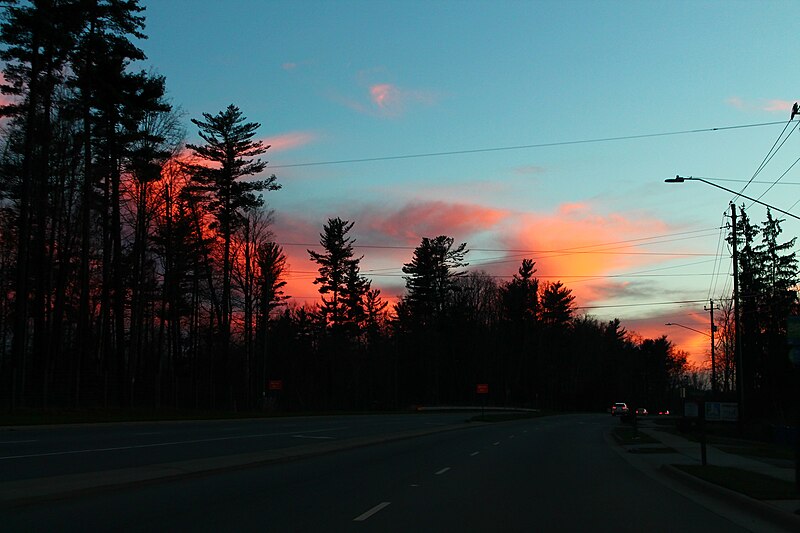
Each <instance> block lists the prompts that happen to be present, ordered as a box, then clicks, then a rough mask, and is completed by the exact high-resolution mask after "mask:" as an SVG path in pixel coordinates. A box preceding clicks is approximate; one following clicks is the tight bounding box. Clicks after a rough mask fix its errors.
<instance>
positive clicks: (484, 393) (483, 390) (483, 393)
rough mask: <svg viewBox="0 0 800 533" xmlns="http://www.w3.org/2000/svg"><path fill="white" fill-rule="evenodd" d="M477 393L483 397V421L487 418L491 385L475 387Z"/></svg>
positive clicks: (479, 384) (481, 384) (485, 384)
mask: <svg viewBox="0 0 800 533" xmlns="http://www.w3.org/2000/svg"><path fill="white" fill-rule="evenodd" d="M475 392H476V393H478V394H480V395H481V396H483V403H482V404H481V419H485V418H486V414H485V411H486V396H488V395H489V384H488V383H478V384H477V385H476V386H475Z"/></svg>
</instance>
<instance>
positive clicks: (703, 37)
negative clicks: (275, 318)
mask: <svg viewBox="0 0 800 533" xmlns="http://www.w3.org/2000/svg"><path fill="white" fill-rule="evenodd" d="M142 5H143V6H145V7H146V12H145V17H146V24H147V26H146V30H145V33H146V34H147V36H148V39H147V40H145V41H142V42H140V43H139V44H140V46H141V48H142V49H143V50H144V52H145V53H146V55H147V56H148V59H147V60H146V61H145V62H144V63H143V64H140V65H136V67H138V68H145V69H148V70H152V71H154V72H156V73H158V74H161V75H163V76H165V77H166V81H167V88H168V93H169V97H170V99H171V100H172V103H173V104H174V105H175V106H176V107H178V108H180V110H181V111H182V113H183V114H184V122H185V124H186V126H187V140H188V142H198V141H199V137H198V135H197V131H196V128H194V127H192V125H191V123H190V119H191V118H200V117H201V114H202V113H211V114H216V113H217V112H219V111H221V110H223V109H224V108H226V107H227V106H228V105H229V104H235V105H237V106H238V107H239V108H240V109H241V110H242V112H243V113H244V115H245V116H246V117H247V119H248V120H250V121H256V122H258V123H260V124H261V128H260V129H259V132H258V136H259V138H260V139H263V140H265V141H266V143H267V144H270V145H271V148H270V149H269V150H268V151H267V153H266V154H265V155H264V156H263V157H262V159H263V160H266V161H269V165H268V168H267V173H274V174H275V175H276V176H277V178H278V182H279V183H280V184H281V185H282V188H281V190H279V191H276V192H269V193H267V194H266V197H265V201H266V203H267V205H268V206H269V207H270V208H271V209H273V210H274V212H275V222H274V226H273V231H274V233H275V238H276V241H277V242H279V243H280V244H281V245H282V246H283V247H284V250H285V252H286V254H287V256H288V263H289V273H288V279H287V281H288V285H287V288H286V292H287V294H289V295H290V296H292V297H293V299H294V301H295V302H297V303H300V304H302V303H314V302H315V301H318V299H319V294H318V292H317V291H316V288H315V286H314V285H313V284H312V279H313V277H314V272H315V268H314V266H315V265H314V264H313V263H312V262H311V261H310V260H309V258H308V253H307V252H306V250H307V249H308V248H316V249H319V234H320V232H321V231H322V227H323V225H324V224H325V222H326V221H327V220H328V219H329V218H334V217H339V218H342V219H344V220H349V221H353V222H355V226H354V227H353V229H352V230H351V232H350V235H351V236H352V237H353V238H355V239H356V243H355V248H356V253H357V254H359V255H363V256H364V258H363V259H362V261H361V268H362V273H363V274H365V275H366V276H367V277H369V278H370V279H371V280H372V286H373V287H374V288H379V289H381V291H382V295H383V296H385V297H387V298H389V299H396V298H397V297H399V296H400V295H402V294H403V293H404V285H405V281H404V279H403V277H402V271H401V268H402V266H403V264H404V263H407V262H409V261H410V260H411V258H412V254H413V250H414V248H415V247H416V246H417V245H418V244H419V243H420V241H421V239H422V238H423V237H435V236H438V235H447V236H451V237H453V238H454V239H455V240H456V243H460V242H466V243H467V245H468V248H469V249H470V250H471V251H470V252H469V254H468V255H467V261H468V262H469V266H468V267H467V270H468V271H473V270H475V271H484V272H486V273H488V274H490V275H492V276H496V277H497V279H498V281H507V280H508V279H510V277H511V275H512V274H514V273H515V272H516V271H517V269H518V268H519V266H520V263H521V260H522V258H525V257H528V258H532V259H534V260H535V261H536V267H537V269H538V272H537V275H538V276H539V278H540V279H541V280H543V281H559V280H560V281H562V282H563V283H564V284H565V285H566V286H567V287H568V288H570V289H571V290H572V291H573V295H574V296H575V303H576V305H577V306H578V310H577V312H578V313H580V314H588V315H591V316H593V317H595V318H597V319H598V320H601V321H607V320H612V319H614V318H619V319H620V320H621V322H622V325H623V326H624V327H625V328H626V329H627V330H628V331H630V332H635V333H636V334H638V335H640V336H642V337H646V338H654V337H658V336H661V335H664V334H666V335H668V336H669V339H670V340H671V341H672V342H673V343H675V345H676V346H677V347H678V348H680V349H682V350H685V351H687V352H689V355H690V360H691V361H693V362H695V363H698V364H699V363H702V362H703V361H706V360H707V359H708V352H709V339H708V336H707V332H708V331H709V314H708V312H707V311H705V310H704V308H705V307H708V306H709V300H712V299H713V300H715V301H717V300H719V299H726V298H730V297H731V285H732V278H731V259H730V249H729V247H728V245H727V244H726V243H725V241H724V230H723V229H722V228H724V227H725V226H726V224H728V223H729V218H726V217H725V214H726V212H727V213H728V214H729V212H730V211H729V209H728V204H729V202H730V201H731V200H732V199H734V195H733V194H730V193H728V192H726V191H724V190H720V189H718V188H715V187H713V186H710V185H708V184H706V183H702V182H688V183H683V184H667V183H664V179H666V178H670V177H674V176H676V175H681V176H695V177H703V178H705V179H708V180H709V181H712V182H713V183H716V184H718V185H720V186H722V187H725V188H728V189H732V190H736V191H741V190H742V188H743V187H745V186H747V187H746V189H745V190H744V194H745V195H748V196H751V197H752V198H757V199H758V198H760V201H761V202H763V203H766V204H768V205H771V206H775V207H778V208H780V209H783V210H786V211H790V212H793V213H797V214H798V215H800V207H798V206H795V203H796V202H798V201H799V200H800V165H798V166H797V167H792V164H793V163H794V162H795V161H796V160H797V159H798V157H800V135H794V133H795V131H796V126H797V124H798V123H800V118H795V120H794V121H793V122H791V123H790V122H789V119H790V111H791V106H792V103H794V101H795V100H796V99H800V84H799V83H798V82H800V80H798V76H800V68H798V67H800V59H798V58H800V55H798V53H797V52H798V44H800V42H798V41H800V37H798V35H799V34H798V32H797V31H796V28H795V25H794V24H793V21H794V20H795V18H796V15H797V9H796V7H797V4H796V3H795V2H793V1H759V2H752V1H730V0H729V1H700V0H692V1H681V0H670V1H663V2H661V1H645V2H642V1H636V2H634V1H605V0H594V1H588V0H587V1H580V0H566V1H563V0H562V1H521V0H518V1H501V0H492V1H477V0H460V1H444V0H425V1H422V0H420V1H416V0H404V1H382V0H370V1H348V0H337V1H311V0H292V1H280V0H269V1H268V0H227V1H225V2H219V1H217V0H144V1H143V2H142ZM773 147H774V148H776V149H777V150H773ZM773 151H774V152H775V153H774V155H772V156H771V157H768V156H770V155H771V154H772V153H773ZM765 160H767V161H768V162H767V164H766V165H763V169H761V170H760V171H759V172H757V171H758V170H759V167H760V166H762V162H763V161H765ZM751 178H752V182H751V183H750V184H749V185H748V184H747V182H748V180H750V179H751ZM776 182H777V184H776ZM762 194H763V197H762V196H761V195H762ZM743 202H744V203H745V207H746V208H747V213H748V215H749V217H750V218H751V220H752V221H754V222H760V221H762V220H764V219H765V217H766V211H765V208H764V207H762V206H761V205H760V204H754V203H752V202H750V201H746V200H744V199H743V198H739V199H738V200H737V203H738V204H740V205H741V204H742V203H743ZM783 230H784V233H783V237H785V240H789V239H791V238H792V237H794V236H796V235H797V234H798V230H800V224H798V221H796V220H794V219H791V218H788V217H787V220H786V222H785V223H784V224H783ZM666 323H676V324H680V326H666V325H665V324H666ZM694 330H697V331H694Z"/></svg>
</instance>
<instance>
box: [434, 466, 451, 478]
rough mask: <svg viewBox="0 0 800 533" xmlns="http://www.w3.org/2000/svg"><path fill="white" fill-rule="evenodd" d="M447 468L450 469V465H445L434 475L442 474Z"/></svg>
mask: <svg viewBox="0 0 800 533" xmlns="http://www.w3.org/2000/svg"><path fill="white" fill-rule="evenodd" d="M448 470H450V467H449V466H446V467H444V468H442V469H441V470H439V471H438V472H436V475H437V476H441V475H442V474H444V473H445V472H447V471H448Z"/></svg>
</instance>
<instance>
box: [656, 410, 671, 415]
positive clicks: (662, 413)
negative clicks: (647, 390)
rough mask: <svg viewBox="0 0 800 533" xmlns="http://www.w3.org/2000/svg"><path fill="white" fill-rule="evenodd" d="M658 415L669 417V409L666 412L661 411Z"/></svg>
mask: <svg viewBox="0 0 800 533" xmlns="http://www.w3.org/2000/svg"><path fill="white" fill-rule="evenodd" d="M658 414H660V415H668V414H669V409H666V410H664V411H659V412H658Z"/></svg>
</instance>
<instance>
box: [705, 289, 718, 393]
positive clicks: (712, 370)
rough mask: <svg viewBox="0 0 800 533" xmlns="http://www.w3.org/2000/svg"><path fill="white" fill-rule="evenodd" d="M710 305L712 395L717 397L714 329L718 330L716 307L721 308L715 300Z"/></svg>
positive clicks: (708, 308) (708, 309)
mask: <svg viewBox="0 0 800 533" xmlns="http://www.w3.org/2000/svg"><path fill="white" fill-rule="evenodd" d="M708 303H709V306H708V307H706V311H708V312H709V313H711V395H712V397H714V398H716V396H717V360H716V357H714V331H716V329H717V326H716V325H715V324H714V309H719V307H714V300H709V301H708Z"/></svg>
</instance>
